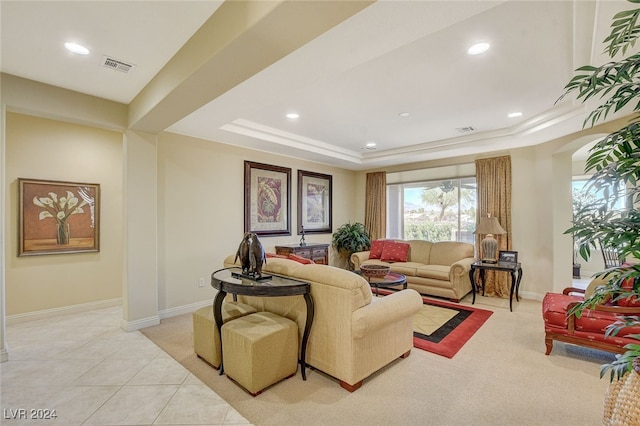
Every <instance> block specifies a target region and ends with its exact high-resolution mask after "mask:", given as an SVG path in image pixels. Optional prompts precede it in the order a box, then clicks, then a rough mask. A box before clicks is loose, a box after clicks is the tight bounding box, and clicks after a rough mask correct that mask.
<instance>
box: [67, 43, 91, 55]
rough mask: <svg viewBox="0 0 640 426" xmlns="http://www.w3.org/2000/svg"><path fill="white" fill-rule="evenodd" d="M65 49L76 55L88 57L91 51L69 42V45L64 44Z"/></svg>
mask: <svg viewBox="0 0 640 426" xmlns="http://www.w3.org/2000/svg"><path fill="white" fill-rule="evenodd" d="M64 47H65V48H66V49H67V50H68V51H69V52H72V53H75V54H76V55H88V54H89V49H87V48H86V47H84V46H81V45H79V44H77V43H71V42H68V43H65V44H64Z"/></svg>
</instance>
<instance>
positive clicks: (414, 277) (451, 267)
mask: <svg viewBox="0 0 640 426" xmlns="http://www.w3.org/2000/svg"><path fill="white" fill-rule="evenodd" d="M390 241H395V242H404V243H407V244H409V252H408V255H407V260H406V262H401V261H394V262H387V261H384V260H381V259H369V254H370V251H363V252H358V253H354V254H353V255H352V256H351V261H352V262H353V264H354V265H355V268H356V269H360V265H364V264H383V265H389V266H391V272H397V273H399V274H403V275H406V277H407V287H409V288H412V289H415V290H417V291H418V292H420V293H422V294H426V295H431V296H438V297H446V298H449V299H451V300H452V301H454V302H459V301H460V299H462V298H463V297H464V296H465V295H467V294H468V293H469V292H470V291H471V281H470V280H469V269H470V265H471V264H472V263H473V262H474V260H475V259H474V251H473V244H469V243H461V242H455V241H442V242H436V243H434V242H430V241H423V240H408V241H401V240H390Z"/></svg>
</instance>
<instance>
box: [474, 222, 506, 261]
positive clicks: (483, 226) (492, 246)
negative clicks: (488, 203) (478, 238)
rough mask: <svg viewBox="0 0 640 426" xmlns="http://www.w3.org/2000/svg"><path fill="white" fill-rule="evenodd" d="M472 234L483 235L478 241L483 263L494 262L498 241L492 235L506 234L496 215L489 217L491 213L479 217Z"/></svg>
mask: <svg viewBox="0 0 640 426" xmlns="http://www.w3.org/2000/svg"><path fill="white" fill-rule="evenodd" d="M473 233H474V234H479V235H485V237H484V239H483V240H482V242H481V243H480V247H481V248H482V252H481V257H480V258H481V259H482V261H483V262H485V263H496V259H497V256H496V253H497V251H498V241H497V240H496V239H495V238H493V236H494V235H502V234H506V233H507V231H505V230H504V229H503V228H502V226H500V222H498V218H497V217H491V214H488V215H487V217H481V218H480V223H479V224H478V227H477V228H476V230H475V231H473Z"/></svg>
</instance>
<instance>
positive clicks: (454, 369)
mask: <svg viewBox="0 0 640 426" xmlns="http://www.w3.org/2000/svg"><path fill="white" fill-rule="evenodd" d="M465 301H466V299H465ZM464 304H468V303H464ZM475 306H476V307H479V308H483V309H489V310H492V311H494V314H493V315H492V316H491V317H490V318H489V319H488V320H487V322H486V323H485V324H484V325H483V326H482V327H481V328H480V330H479V331H478V332H477V333H476V334H475V336H474V337H473V338H472V339H471V340H470V341H469V342H467V344H465V346H464V347H463V348H462V349H461V350H460V351H459V352H458V354H457V355H456V356H455V357H454V358H453V359H448V358H444V357H441V356H438V355H435V354H432V353H429V352H426V351H422V350H418V349H414V350H413V351H412V352H411V356H409V357H408V358H406V359H402V360H398V361H396V362H394V363H392V364H391V365H389V366H387V367H385V368H384V369H383V370H381V371H379V372H378V373H376V374H375V375H373V376H372V377H370V378H369V379H367V380H365V382H364V384H363V386H362V388H360V389H359V390H357V391H356V392H354V393H349V392H347V391H345V390H344V389H342V388H341V387H340V386H339V385H338V383H337V382H336V381H335V380H333V379H332V378H330V377H327V376H325V375H323V374H322V373H320V372H318V371H314V370H308V371H307V381H303V380H302V378H301V376H300V373H299V372H298V374H297V375H296V376H295V377H292V378H290V379H287V380H285V381H283V382H280V383H278V384H276V385H274V386H272V387H271V388H269V389H267V390H266V391H265V392H263V393H262V394H261V395H259V396H257V397H255V398H253V397H251V396H250V395H249V394H247V393H246V392H244V391H243V390H242V389H240V388H239V387H238V386H237V385H235V384H234V383H233V382H231V381H230V380H229V379H227V378H226V377H225V376H219V375H218V371H216V370H214V369H212V368H211V367H210V366H209V365H208V364H206V363H205V362H204V361H202V360H200V359H199V358H197V357H196V355H195V354H194V353H193V343H192V328H191V316H190V315H182V316H178V317H174V318H168V319H164V320H162V323H161V324H160V325H158V326H155V327H149V328H147V329H144V330H142V332H143V333H144V334H145V335H146V336H147V337H149V338H150V339H151V340H153V341H154V342H155V343H156V344H157V345H158V346H160V347H161V348H162V349H163V350H165V351H166V352H167V353H169V354H170V355H171V356H173V357H174V358H175V359H176V360H178V361H179V362H180V363H181V364H183V365H184V366H185V367H186V368H187V369H189V370H190V371H191V372H192V373H193V374H194V375H196V376H197V377H198V378H200V380H202V381H203V382H204V383H206V384H207V385H208V386H209V387H211V388H212V389H213V390H214V391H215V392H216V393H217V394H218V395H220V396H221V397H222V398H224V399H225V400H226V401H228V402H229V403H230V404H231V405H232V406H233V407H234V408H235V409H236V410H238V412H239V413H240V414H242V415H243V416H244V417H245V418H247V419H248V420H249V421H251V422H252V423H253V424H255V425H303V424H304V425H417V424H425V425H563V426H564V425H580V426H584V425H599V424H602V420H601V419H602V408H603V401H604V393H605V390H606V387H607V382H606V380H600V379H599V378H598V374H599V371H600V365H601V364H602V363H605V362H610V361H611V359H612V357H611V355H609V354H606V353H604V352H598V351H592V350H587V349H582V348H578V347H575V346H570V345H564V344H563V343H556V344H555V346H554V349H553V352H552V353H551V355H550V356H545V355H544V350H545V346H544V331H543V322H542V317H541V308H540V302H537V301H531V300H523V301H521V302H520V303H517V302H514V311H513V312H509V302H508V300H503V299H495V298H488V297H481V296H480V297H478V299H477V300H476V305H475Z"/></svg>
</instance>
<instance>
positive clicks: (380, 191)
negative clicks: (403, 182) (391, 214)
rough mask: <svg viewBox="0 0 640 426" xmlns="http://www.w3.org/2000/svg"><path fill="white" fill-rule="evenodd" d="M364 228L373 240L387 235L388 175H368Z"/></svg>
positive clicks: (383, 173)
mask: <svg viewBox="0 0 640 426" xmlns="http://www.w3.org/2000/svg"><path fill="white" fill-rule="evenodd" d="M364 226H365V228H366V229H367V231H369V235H370V236H371V240H372V241H373V240H377V239H380V238H385V237H386V235H387V174H386V173H385V172H376V173H367V188H366V197H365V211H364Z"/></svg>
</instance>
